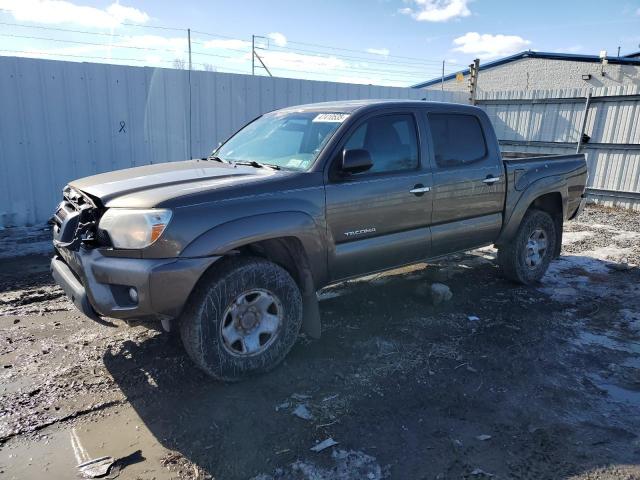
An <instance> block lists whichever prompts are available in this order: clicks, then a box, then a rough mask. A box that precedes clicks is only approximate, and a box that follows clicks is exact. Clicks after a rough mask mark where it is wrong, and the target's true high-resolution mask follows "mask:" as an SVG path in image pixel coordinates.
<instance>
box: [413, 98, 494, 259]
mask: <svg viewBox="0 0 640 480" xmlns="http://www.w3.org/2000/svg"><path fill="white" fill-rule="evenodd" d="M423 118H425V119H426V123H427V128H428V131H429V133H430V142H431V146H432V148H431V149H430V150H431V152H432V154H431V156H430V157H431V158H430V160H431V165H432V168H433V213H432V226H431V233H432V251H431V254H432V255H433V256H437V255H442V254H446V253H452V252H455V251H460V250H466V249H470V248H473V247H477V246H480V245H484V244H487V243H491V242H493V241H494V240H495V239H496V238H497V237H498V234H499V232H500V229H501V227H502V212H503V207H504V195H505V186H506V179H505V178H504V171H503V165H502V160H501V157H500V152H499V151H498V150H497V146H496V145H495V143H494V142H490V141H488V139H489V138H491V137H489V136H488V135H486V134H485V132H486V131H490V130H487V129H490V128H492V127H491V125H490V123H489V120H488V119H487V118H485V117H484V116H476V115H474V114H473V113H472V111H471V110H469V109H461V110H459V111H456V110H455V109H451V110H449V109H447V110H445V111H442V110H436V109H435V108H434V109H426V112H425V115H424V117H423Z"/></svg>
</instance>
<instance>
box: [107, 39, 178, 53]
mask: <svg viewBox="0 0 640 480" xmlns="http://www.w3.org/2000/svg"><path fill="white" fill-rule="evenodd" d="M113 47H134V48H149V49H152V50H153V49H158V50H168V51H169V52H171V53H172V54H173V55H184V54H185V52H186V50H187V49H188V45H187V39H186V38H183V37H162V36H160V35H132V36H129V37H125V38H123V39H121V40H119V41H117V42H115V43H113Z"/></svg>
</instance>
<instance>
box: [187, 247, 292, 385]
mask: <svg viewBox="0 0 640 480" xmlns="http://www.w3.org/2000/svg"><path fill="white" fill-rule="evenodd" d="M214 268H215V267H214ZM301 324H302V296H301V294H300V290H299V289H298V286H297V284H296V282H295V281H294V280H293V278H292V277H291V275H289V273H288V272H287V271H286V270H285V269H283V268H282V267H280V266H278V265H276V264H274V263H272V262H269V261H267V260H264V259H262V258H248V257H238V258H230V259H228V260H224V264H222V265H220V266H219V267H218V268H215V270H213V271H212V272H210V273H208V274H206V275H205V276H204V277H203V278H202V279H201V280H200V282H199V283H198V286H197V287H196V290H195V291H194V292H193V294H192V296H191V298H190V301H189V305H188V306H187V308H186V309H185V311H184V313H183V315H182V318H181V319H180V336H181V337H182V342H183V344H184V347H185V350H186V351H187V353H188V354H189V356H190V357H191V359H192V360H193V361H194V362H195V363H196V365H198V366H199V367H200V368H201V369H202V370H204V371H205V372H206V373H207V374H209V375H210V376H212V377H214V378H216V379H218V380H224V381H237V380H240V379H242V378H243V377H245V376H248V375H252V374H257V373H262V372H265V371H267V370H270V369H271V368H273V367H275V366H276V365H278V364H279V363H280V362H281V361H282V360H283V359H284V357H285V356H286V355H287V353H288V352H289V350H290V349H291V347H292V346H293V344H294V343H295V342H296V339H297V337H298V332H299V331H300V326H301Z"/></svg>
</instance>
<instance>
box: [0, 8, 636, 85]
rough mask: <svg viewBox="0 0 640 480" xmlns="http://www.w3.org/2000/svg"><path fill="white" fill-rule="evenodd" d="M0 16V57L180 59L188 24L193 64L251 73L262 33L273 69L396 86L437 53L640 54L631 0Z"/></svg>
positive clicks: (5, 11)
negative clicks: (254, 48)
mask: <svg viewBox="0 0 640 480" xmlns="http://www.w3.org/2000/svg"><path fill="white" fill-rule="evenodd" d="M0 22H2V24H0V38H1V39H2V43H1V45H2V47H1V50H2V51H0V55H20V56H31V57H42V58H55V59H61V60H69V61H96V62H107V63H123V64H131V65H151V66H159V67H172V66H181V65H182V62H186V58H187V55H186V32H185V31H184V30H185V29H186V28H187V27H189V28H191V29H192V30H193V33H192V41H193V42H192V50H193V62H194V68H195V69H201V70H218V71H229V72H236V73H240V72H242V73H250V72H251V53H250V52H251V35H261V36H263V37H266V39H258V40H257V42H258V46H259V47H260V49H259V50H257V52H258V54H259V55H260V56H261V58H262V60H263V61H264V63H265V65H266V66H267V67H268V68H269V69H270V70H271V71H272V73H273V74H274V75H275V76H285V77H293V78H310V79H316V80H334V81H347V82H354V83H374V84H384V85H399V86H400V85H410V84H413V83H417V82H419V81H422V80H426V79H430V78H433V77H435V76H437V75H439V73H440V71H441V69H442V61H443V60H444V61H445V70H446V72H447V73H448V72H452V71H456V70H459V69H461V68H463V67H465V66H466V65H468V64H469V63H470V62H471V61H472V60H473V58H475V57H479V58H480V59H481V62H486V61H489V60H492V59H496V58H500V57H503V56H506V55H510V54H512V53H515V52H518V51H522V50H527V49H532V50H539V51H553V52H567V53H582V54H596V55H597V54H598V53H599V52H600V50H607V52H608V54H609V55H610V56H614V55H616V53H617V48H618V46H620V47H621V52H622V54H625V53H629V52H632V51H638V50H640V46H639V44H640V0H633V1H631V0H609V1H607V2H603V1H596V0H582V1H558V0H555V1H550V0H538V1H535V2H530V1H528V2H523V1H496V0H349V1H347V0H343V1H334V0H325V1H321V2H318V1H314V2H312V1H308V0H279V1H275V0H272V1H255V0H236V1H222V0H219V1H203V0H200V1H189V0H182V1H180V2H175V1H150V0H122V1H120V2H115V3H114V1H113V0H106V1H95V0H69V1H66V0H65V1H63V0H0ZM160 27H162V28H160ZM173 28H175V29H173ZM176 60H177V61H176ZM257 73H259V74H262V75H264V74H266V72H265V71H264V70H262V69H258V71H257Z"/></svg>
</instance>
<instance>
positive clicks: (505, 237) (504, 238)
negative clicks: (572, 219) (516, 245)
mask: <svg viewBox="0 0 640 480" xmlns="http://www.w3.org/2000/svg"><path fill="white" fill-rule="evenodd" d="M549 193H559V194H560V197H561V198H562V218H566V216H567V198H569V195H568V185H567V180H566V178H563V177H561V176H555V175H554V176H550V177H544V178H541V179H539V180H536V181H534V182H532V183H531V184H529V185H528V186H527V188H526V189H525V190H524V191H523V192H522V194H521V195H520V197H519V198H518V200H517V202H516V204H515V205H514V206H513V208H512V210H511V215H509V218H508V219H505V222H504V225H503V227H502V230H501V231H500V235H499V236H498V239H497V240H496V242H495V244H496V245H497V246H500V245H504V244H505V243H508V242H509V241H510V240H511V239H512V238H513V237H514V236H515V235H516V232H517V231H518V227H520V223H521V222H522V218H523V217H524V214H525V213H526V212H527V210H528V209H529V207H531V205H532V204H533V202H534V201H535V200H536V199H537V198H539V197H542V196H543V195H547V194H549ZM506 208H507V209H508V205H507V207H506Z"/></svg>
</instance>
